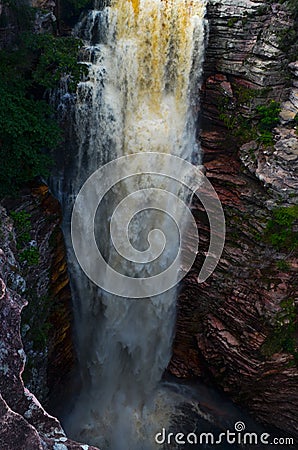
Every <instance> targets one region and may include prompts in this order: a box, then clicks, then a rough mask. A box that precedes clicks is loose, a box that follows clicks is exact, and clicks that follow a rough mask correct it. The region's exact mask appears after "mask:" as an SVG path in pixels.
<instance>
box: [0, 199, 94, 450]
mask: <svg viewBox="0 0 298 450" xmlns="http://www.w3.org/2000/svg"><path fill="white" fill-rule="evenodd" d="M0 218H1V222H0V228H1V241H2V242H4V243H5V244H4V245H3V246H2V248H1V249H0V286H1V291H0V322H1V328H0V448H1V450H16V449H18V450H29V449H30V450H39V449H40V450H47V449H49V450H67V449H74V450H82V449H84V450H88V449H90V450H96V449H95V448H94V447H91V446H86V445H85V446H84V445H83V444H82V445H81V444H78V443H76V442H73V441H71V440H69V439H67V437H66V436H65V433H64V431H63V429H62V427H61V425H60V423H59V421H58V420H57V419H56V418H54V417H52V416H50V415H49V414H48V413H47V412H46V411H45V410H44V409H43V408H42V406H41V404H40V403H39V401H38V400H37V398H36V397H35V396H34V395H33V394H31V393H30V392H29V391H28V389H26V388H25V386H24V383H23V380H22V373H23V371H24V365H25V360H26V355H25V352H24V350H23V344H22V340H21V334H20V325H21V312H22V309H23V308H24V307H25V306H26V303H27V302H26V300H24V299H23V298H22V296H21V295H19V294H18V293H17V292H15V291H14V290H12V289H10V288H8V287H7V284H6V283H7V280H9V279H10V274H11V273H13V274H18V272H19V263H18V261H17V259H16V257H15V254H14V250H15V248H16V245H15V244H16V243H15V241H14V235H15V233H14V228H13V222H12V220H11V218H10V217H8V215H7V214H6V211H5V209H4V208H2V207H0ZM19 286H21V289H22V288H23V286H24V284H23V283H21V284H20V283H19Z"/></svg>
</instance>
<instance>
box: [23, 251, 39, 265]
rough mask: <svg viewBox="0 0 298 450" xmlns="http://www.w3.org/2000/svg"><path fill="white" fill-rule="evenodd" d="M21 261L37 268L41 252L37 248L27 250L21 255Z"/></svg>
mask: <svg viewBox="0 0 298 450" xmlns="http://www.w3.org/2000/svg"><path fill="white" fill-rule="evenodd" d="M20 261H21V262H25V261H27V264H28V266H36V265H37V264H38V263H39V250H38V248H37V247H30V248H25V250H23V251H22V253H21V254H20Z"/></svg>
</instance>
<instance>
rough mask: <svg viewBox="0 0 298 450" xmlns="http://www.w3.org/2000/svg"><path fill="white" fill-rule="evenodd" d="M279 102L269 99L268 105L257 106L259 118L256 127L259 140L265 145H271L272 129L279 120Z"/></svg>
mask: <svg viewBox="0 0 298 450" xmlns="http://www.w3.org/2000/svg"><path fill="white" fill-rule="evenodd" d="M280 111H281V109H280V104H279V103H277V102H276V101H274V100H271V101H270V103H269V105H262V106H257V112H258V114H259V120H258V123H257V129H258V134H259V140H260V141H261V142H262V143H263V144H266V145H272V144H273V139H272V130H273V128H274V127H276V125H277V124H278V122H279V113H280Z"/></svg>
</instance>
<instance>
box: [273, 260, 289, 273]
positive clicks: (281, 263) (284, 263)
mask: <svg viewBox="0 0 298 450" xmlns="http://www.w3.org/2000/svg"><path fill="white" fill-rule="evenodd" d="M276 266H277V268H278V269H279V270H281V271H283V272H288V271H289V270H290V264H289V263H288V262H287V261H286V260H285V259H280V260H279V261H277V263H276Z"/></svg>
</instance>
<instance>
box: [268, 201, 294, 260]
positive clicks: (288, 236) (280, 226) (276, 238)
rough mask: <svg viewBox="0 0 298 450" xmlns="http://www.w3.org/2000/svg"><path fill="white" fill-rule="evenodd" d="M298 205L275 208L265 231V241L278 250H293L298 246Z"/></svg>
mask: <svg viewBox="0 0 298 450" xmlns="http://www.w3.org/2000/svg"><path fill="white" fill-rule="evenodd" d="M297 221H298V205H294V206H289V207H286V206H285V207H281V208H275V209H274V210H273V211H272V219H270V220H269V222H268V223H267V226H266V229H265V239H266V240H267V241H268V242H270V243H271V244H272V245H273V246H274V247H275V248H276V249H277V250H282V249H285V250H289V251H291V250H293V249H295V248H297V246H298V233H297V231H295V225H297Z"/></svg>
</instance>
